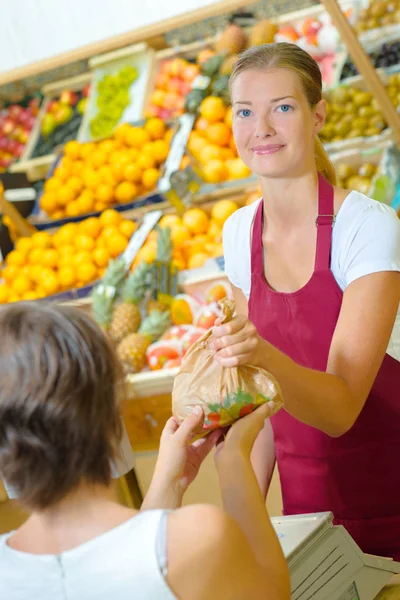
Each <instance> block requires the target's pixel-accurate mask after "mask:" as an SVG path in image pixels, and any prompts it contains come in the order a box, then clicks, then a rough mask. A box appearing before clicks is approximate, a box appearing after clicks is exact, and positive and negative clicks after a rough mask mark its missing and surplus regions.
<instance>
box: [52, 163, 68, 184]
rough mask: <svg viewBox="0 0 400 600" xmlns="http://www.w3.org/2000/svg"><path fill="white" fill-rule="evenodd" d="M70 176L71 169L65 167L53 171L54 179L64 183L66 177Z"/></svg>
mask: <svg viewBox="0 0 400 600" xmlns="http://www.w3.org/2000/svg"><path fill="white" fill-rule="evenodd" d="M70 175H71V168H70V167H67V166H66V165H60V166H59V167H57V168H56V170H55V171H54V177H57V179H60V180H61V181H63V182H64V183H65V182H66V181H67V179H68V177H69V176H70Z"/></svg>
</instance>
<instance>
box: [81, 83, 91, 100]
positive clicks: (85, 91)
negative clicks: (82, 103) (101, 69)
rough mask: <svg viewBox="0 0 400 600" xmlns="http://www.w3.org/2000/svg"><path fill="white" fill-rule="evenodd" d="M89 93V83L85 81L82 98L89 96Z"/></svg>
mask: <svg viewBox="0 0 400 600" xmlns="http://www.w3.org/2000/svg"><path fill="white" fill-rule="evenodd" d="M89 94H90V83H87V84H86V85H85V87H84V88H83V90H82V96H83V97H84V98H87V97H88V96H89Z"/></svg>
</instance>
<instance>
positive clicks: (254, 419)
mask: <svg viewBox="0 0 400 600" xmlns="http://www.w3.org/2000/svg"><path fill="white" fill-rule="evenodd" d="M274 408H275V403H274V402H273V401H270V402H266V403H265V404H262V405H261V406H259V407H258V408H256V410H254V411H253V412H252V413H250V414H249V415H247V416H246V417H243V418H242V419H239V420H238V421H236V422H235V423H234V424H233V425H232V426H231V427H230V428H229V430H228V431H227V433H226V435H225V437H224V438H223V441H220V442H219V443H218V446H217V451H216V453H215V463H216V465H217V466H219V465H220V463H221V462H224V459H225V458H228V459H229V460H231V459H232V460H233V464H234V461H235V455H236V456H237V455H238V454H241V455H242V457H243V458H245V459H246V460H248V461H249V462H250V455H251V451H252V449H253V446H254V442H255V441H256V439H257V437H258V435H259V433H260V432H261V430H262V429H263V427H264V423H265V420H266V419H268V418H269V417H271V415H272V414H273V412H274ZM220 436H221V433H220Z"/></svg>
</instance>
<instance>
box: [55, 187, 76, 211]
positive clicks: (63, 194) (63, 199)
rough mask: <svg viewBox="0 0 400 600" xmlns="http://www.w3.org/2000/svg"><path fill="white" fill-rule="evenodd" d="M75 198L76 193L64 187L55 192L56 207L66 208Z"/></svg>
mask: <svg viewBox="0 0 400 600" xmlns="http://www.w3.org/2000/svg"><path fill="white" fill-rule="evenodd" d="M75 198H76V193H75V192H74V190H73V189H72V188H70V187H68V186H67V185H64V186H63V187H62V188H61V189H60V190H59V191H58V192H57V204H58V206H67V205H68V204H70V203H71V202H73V201H74V200H75Z"/></svg>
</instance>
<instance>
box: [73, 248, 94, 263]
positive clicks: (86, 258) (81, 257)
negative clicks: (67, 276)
mask: <svg viewBox="0 0 400 600" xmlns="http://www.w3.org/2000/svg"><path fill="white" fill-rule="evenodd" d="M91 261H92V257H91V255H90V253H89V252H84V251H81V252H78V253H77V254H75V256H72V257H71V261H70V265H72V266H74V267H79V265H83V264H84V263H90V262H91Z"/></svg>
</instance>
